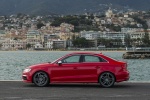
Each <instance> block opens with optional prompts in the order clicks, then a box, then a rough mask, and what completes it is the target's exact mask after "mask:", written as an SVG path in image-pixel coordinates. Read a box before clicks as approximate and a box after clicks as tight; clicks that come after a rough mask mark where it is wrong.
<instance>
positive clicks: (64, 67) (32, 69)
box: [22, 52, 129, 87]
mask: <svg viewBox="0 0 150 100" xmlns="http://www.w3.org/2000/svg"><path fill="white" fill-rule="evenodd" d="M38 72H42V73H44V75H43V74H41V73H40V74H39V73H38ZM36 73H37V74H36ZM103 73H106V75H102V74H103ZM108 73H109V74H108ZM35 74H36V75H35ZM101 75H102V76H101ZM112 77H113V78H112ZM22 78H23V81H24V82H30V83H35V85H37V86H46V85H47V84H49V83H100V82H99V81H100V80H102V81H104V80H105V81H106V82H107V83H108V84H109V82H108V80H110V82H112V81H113V80H114V82H122V81H127V80H128V79H129V72H128V70H127V63H126V62H122V61H117V60H114V59H112V58H110V57H107V56H105V55H103V54H97V53H83V52H81V53H79V52H78V53H71V54H67V55H65V56H63V57H61V58H59V59H57V60H55V61H53V62H51V63H43V64H37V65H32V66H29V67H28V68H26V69H25V70H24V71H23V75H22ZM45 80H47V81H46V84H43V85H38V84H36V83H39V82H41V83H42V82H43V81H45ZM114 82H112V84H111V85H110V86H103V87H111V86H113V84H114ZM103 83H104V82H103ZM103 83H102V84H103ZM100 84H101V83H100ZM104 84H106V83H104Z"/></svg>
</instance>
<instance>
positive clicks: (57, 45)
mask: <svg viewBox="0 0 150 100" xmlns="http://www.w3.org/2000/svg"><path fill="white" fill-rule="evenodd" d="M45 48H47V49H63V48H66V41H64V40H49V41H47V42H46V43H45Z"/></svg>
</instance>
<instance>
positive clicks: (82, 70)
mask: <svg viewBox="0 0 150 100" xmlns="http://www.w3.org/2000/svg"><path fill="white" fill-rule="evenodd" d="M106 62H107V61H106V60H104V59H102V58H100V57H99V56H96V55H82V63H81V64H80V66H79V67H78V75H79V76H80V77H79V80H80V81H82V82H97V79H98V72H99V71H100V68H101V66H103V65H105V64H104V63H106Z"/></svg>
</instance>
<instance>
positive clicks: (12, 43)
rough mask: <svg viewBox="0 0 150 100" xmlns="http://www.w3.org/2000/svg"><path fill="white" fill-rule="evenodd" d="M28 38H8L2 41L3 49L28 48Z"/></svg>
mask: <svg viewBox="0 0 150 100" xmlns="http://www.w3.org/2000/svg"><path fill="white" fill-rule="evenodd" d="M26 44H27V43H26V40H10V39H9V40H6V41H5V42H3V43H2V49H4V50H18V49H25V48H26Z"/></svg>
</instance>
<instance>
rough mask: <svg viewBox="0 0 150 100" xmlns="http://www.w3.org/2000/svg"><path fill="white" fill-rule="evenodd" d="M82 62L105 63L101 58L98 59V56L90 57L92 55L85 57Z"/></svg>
mask: <svg viewBox="0 0 150 100" xmlns="http://www.w3.org/2000/svg"><path fill="white" fill-rule="evenodd" d="M83 61H84V62H107V61H106V60H104V59H103V58H100V57H98V56H92V55H85V56H84V60H83Z"/></svg>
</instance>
